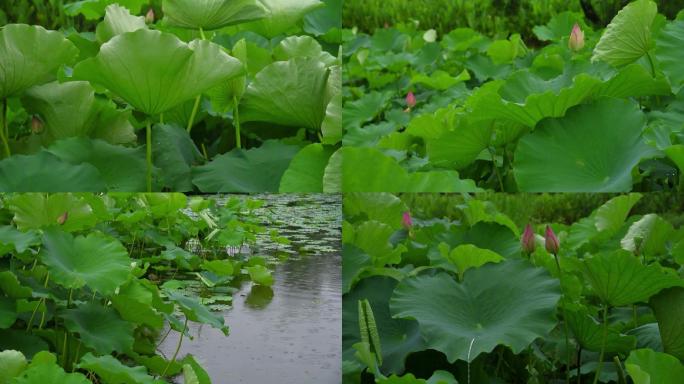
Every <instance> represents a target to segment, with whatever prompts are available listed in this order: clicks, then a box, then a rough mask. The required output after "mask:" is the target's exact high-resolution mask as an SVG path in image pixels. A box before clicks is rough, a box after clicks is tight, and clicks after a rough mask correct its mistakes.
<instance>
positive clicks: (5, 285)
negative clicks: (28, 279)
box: [0, 271, 32, 299]
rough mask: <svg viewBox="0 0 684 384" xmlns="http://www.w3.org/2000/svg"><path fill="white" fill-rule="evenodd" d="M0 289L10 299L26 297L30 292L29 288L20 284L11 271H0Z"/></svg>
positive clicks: (28, 296)
mask: <svg viewBox="0 0 684 384" xmlns="http://www.w3.org/2000/svg"><path fill="white" fill-rule="evenodd" d="M0 290H1V291H3V292H4V293H5V296H7V297H8V298H11V299H26V298H30V297H31V294H32V290H31V288H28V287H25V286H23V285H21V283H20V282H19V279H18V278H17V275H15V274H14V273H13V272H12V271H3V272H0Z"/></svg>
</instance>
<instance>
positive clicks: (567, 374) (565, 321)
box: [553, 254, 571, 384]
mask: <svg viewBox="0 0 684 384" xmlns="http://www.w3.org/2000/svg"><path fill="white" fill-rule="evenodd" d="M553 257H554V259H555V260H556V267H558V281H559V282H560V289H561V294H564V293H563V272H562V271H561V266H560V260H559V259H558V254H554V255H553ZM561 311H562V312H563V331H564V333H565V350H566V364H565V382H566V383H567V384H569V383H570V359H571V356H570V338H569V337H568V315H567V313H566V311H565V306H562V307H561Z"/></svg>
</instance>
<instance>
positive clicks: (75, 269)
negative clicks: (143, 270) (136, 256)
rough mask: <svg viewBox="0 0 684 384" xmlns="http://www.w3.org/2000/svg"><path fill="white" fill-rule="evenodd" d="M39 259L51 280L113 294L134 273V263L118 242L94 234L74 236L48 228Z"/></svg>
mask: <svg viewBox="0 0 684 384" xmlns="http://www.w3.org/2000/svg"><path fill="white" fill-rule="evenodd" d="M43 245H44V248H43V249H42V251H41V253H40V259H41V261H42V262H43V263H45V265H47V267H48V270H49V271H50V279H51V280H53V281H55V282H57V283H58V284H60V285H62V286H63V287H65V288H81V287H83V286H86V285H87V286H88V287H90V288H91V289H92V290H94V291H97V292H100V293H102V294H103V295H111V294H112V293H114V291H115V290H116V288H117V287H118V286H119V285H121V284H123V283H124V282H125V281H126V280H127V279H128V277H129V275H130V273H131V266H130V262H131V260H130V259H129V257H128V252H126V248H124V246H123V245H121V243H120V242H119V241H118V240H114V239H111V238H107V237H105V236H104V235H102V234H100V233H98V232H93V233H91V234H89V235H87V236H77V237H73V236H72V235H71V234H69V233H66V232H62V231H60V230H58V229H51V228H49V229H47V230H45V235H44V239H43Z"/></svg>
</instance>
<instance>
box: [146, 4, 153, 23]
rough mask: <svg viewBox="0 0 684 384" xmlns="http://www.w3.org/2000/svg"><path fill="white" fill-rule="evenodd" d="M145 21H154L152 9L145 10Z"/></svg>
mask: <svg viewBox="0 0 684 384" xmlns="http://www.w3.org/2000/svg"><path fill="white" fill-rule="evenodd" d="M145 23H147V24H152V23H154V9H152V8H150V10H149V11H147V13H146V14H145Z"/></svg>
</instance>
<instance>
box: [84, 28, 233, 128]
mask: <svg viewBox="0 0 684 384" xmlns="http://www.w3.org/2000/svg"><path fill="white" fill-rule="evenodd" d="M242 71H243V66H242V63H240V61H239V60H237V59H235V58H233V57H231V56H229V55H228V54H227V53H225V52H224V51H223V50H222V48H221V47H220V46H219V45H216V44H214V43H211V42H209V41H205V40H193V41H191V42H190V43H188V44H186V43H184V42H183V41H181V40H180V39H178V38H177V37H176V36H174V35H172V34H170V33H163V32H159V31H153V30H149V29H139V30H137V31H135V32H127V33H124V34H122V35H118V36H115V37H114V38H112V39H111V40H109V41H108V42H107V43H105V44H103V45H102V47H101V48H100V53H98V54H97V56H95V57H94V58H90V59H86V60H84V61H82V62H80V63H79V64H78V65H76V67H75V68H74V79H76V80H88V81H90V82H91V83H95V84H99V85H101V86H103V87H105V88H107V89H109V90H110V91H112V92H113V93H115V94H117V95H118V96H120V97H121V98H123V99H124V100H126V101H127V102H128V103H130V104H131V105H132V106H133V107H134V108H136V109H137V110H139V111H141V112H144V113H146V114H148V115H156V114H159V113H162V112H164V111H167V110H169V109H171V108H173V107H175V106H177V105H179V104H181V103H183V102H184V101H187V100H189V99H192V98H193V97H195V96H197V95H198V94H201V93H202V92H204V91H206V90H208V89H209V88H211V87H213V86H215V85H216V84H218V83H220V82H222V81H227V80H229V79H231V78H233V77H235V76H239V75H240V74H242Z"/></svg>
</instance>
